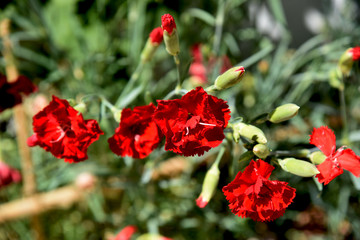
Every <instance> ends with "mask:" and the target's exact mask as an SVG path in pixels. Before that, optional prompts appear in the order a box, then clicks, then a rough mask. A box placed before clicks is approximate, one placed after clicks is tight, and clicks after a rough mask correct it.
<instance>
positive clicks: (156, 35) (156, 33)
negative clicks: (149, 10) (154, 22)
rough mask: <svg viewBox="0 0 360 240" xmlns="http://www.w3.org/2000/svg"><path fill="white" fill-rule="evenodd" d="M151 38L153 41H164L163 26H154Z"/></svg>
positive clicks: (157, 42) (158, 42)
mask: <svg viewBox="0 0 360 240" xmlns="http://www.w3.org/2000/svg"><path fill="white" fill-rule="evenodd" d="M149 38H150V40H151V42H152V43H156V44H160V43H161V42H162V41H163V30H162V29H161V27H157V28H154V29H153V30H152V31H151V33H150V35H149Z"/></svg>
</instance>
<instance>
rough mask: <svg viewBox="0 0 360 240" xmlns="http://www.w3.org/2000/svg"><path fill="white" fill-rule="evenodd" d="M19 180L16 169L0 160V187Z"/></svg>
mask: <svg viewBox="0 0 360 240" xmlns="http://www.w3.org/2000/svg"><path fill="white" fill-rule="evenodd" d="M20 181H21V175H20V173H19V171H18V170H16V169H13V168H11V167H9V166H8V165H6V164H5V163H3V162H0V188H2V187H4V186H7V185H9V184H11V183H14V182H20Z"/></svg>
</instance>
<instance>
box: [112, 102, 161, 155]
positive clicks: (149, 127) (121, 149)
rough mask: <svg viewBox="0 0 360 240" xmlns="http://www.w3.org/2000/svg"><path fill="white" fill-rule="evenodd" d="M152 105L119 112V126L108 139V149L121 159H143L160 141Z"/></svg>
mask: <svg viewBox="0 0 360 240" xmlns="http://www.w3.org/2000/svg"><path fill="white" fill-rule="evenodd" d="M154 111H155V106H154V104H152V103H150V104H149V105H146V106H139V107H134V110H131V109H130V108H126V109H124V110H123V111H122V112H121V119H120V125H119V127H118V128H117V129H116V131H115V134H114V136H112V137H111V138H109V139H108V142H109V145H110V149H111V150H112V151H113V152H114V153H115V154H117V155H120V156H122V157H124V156H130V157H134V158H144V157H146V156H148V155H149V154H150V153H151V152H152V150H154V149H155V148H156V147H157V146H158V144H159V143H160V141H161V138H162V133H161V131H160V129H159V128H158V126H157V125H156V123H155V122H154V121H153V114H154Z"/></svg>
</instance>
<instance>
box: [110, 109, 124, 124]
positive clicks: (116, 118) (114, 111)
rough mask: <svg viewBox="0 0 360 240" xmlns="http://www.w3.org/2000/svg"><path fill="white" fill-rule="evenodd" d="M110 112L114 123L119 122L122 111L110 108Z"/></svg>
mask: <svg viewBox="0 0 360 240" xmlns="http://www.w3.org/2000/svg"><path fill="white" fill-rule="evenodd" d="M111 112H112V114H113V117H114V119H115V121H116V122H118V123H119V122H120V119H121V112H122V110H121V109H117V108H115V107H114V108H112V109H111Z"/></svg>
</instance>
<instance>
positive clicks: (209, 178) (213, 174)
mask: <svg viewBox="0 0 360 240" xmlns="http://www.w3.org/2000/svg"><path fill="white" fill-rule="evenodd" d="M219 176H220V170H219V168H218V166H217V164H215V163H214V164H213V165H212V166H211V168H210V169H209V170H208V171H207V173H206V175H205V179H204V183H203V186H202V191H201V194H200V196H199V197H198V199H196V205H197V206H198V207H200V208H204V207H205V206H206V205H207V204H208V202H209V201H210V199H211V198H212V196H213V195H214V193H215V190H216V187H217V185H218V182H219Z"/></svg>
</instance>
